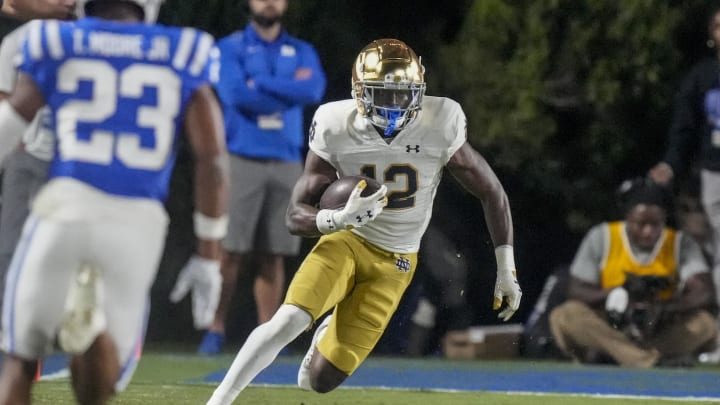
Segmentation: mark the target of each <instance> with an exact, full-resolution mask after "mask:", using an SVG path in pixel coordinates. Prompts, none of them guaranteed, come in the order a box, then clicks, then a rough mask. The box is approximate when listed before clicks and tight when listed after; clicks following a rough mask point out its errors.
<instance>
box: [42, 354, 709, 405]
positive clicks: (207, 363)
mask: <svg viewBox="0 0 720 405" xmlns="http://www.w3.org/2000/svg"><path fill="white" fill-rule="evenodd" d="M231 361H232V357H231V356H230V355H224V356H220V357H215V358H203V357H197V356H193V355H169V354H157V353H146V354H145V355H144V356H143V359H142V361H141V363H140V365H139V366H138V369H137V371H136V373H135V377H134V378H133V381H132V382H131V384H130V386H129V387H128V389H127V390H126V391H125V392H124V393H122V394H121V395H120V396H118V397H117V398H116V399H115V400H114V401H113V404H173V405H175V404H178V405H180V404H204V403H205V402H206V401H207V400H208V398H210V395H211V394H212V391H213V389H214V388H215V385H216V384H210V383H204V382H202V383H201V382H198V383H194V382H188V381H193V380H198V381H199V380H200V379H201V378H202V377H204V376H205V375H207V374H208V373H210V372H213V371H217V370H222V369H225V368H227V367H228V365H229V364H230V362H231ZM298 361H299V359H298ZM381 361H382V360H381ZM407 364H410V365H413V364H416V365H419V364H421V363H420V361H415V363H407ZM431 364H432V363H431ZM465 364H467V363H465ZM527 364H528V365H529V364H531V363H527ZM460 367H462V365H460ZM491 367H493V366H492V365H491ZM497 367H498V369H502V368H503V367H508V366H507V365H503V363H499V365H498V366H497ZM510 367H516V368H517V367H522V365H521V364H518V362H515V363H513V365H512V366H510ZM543 367H548V370H552V369H563V368H565V369H567V368H568V367H573V366H572V365H569V364H563V363H559V364H553V363H551V364H549V365H548V366H543ZM575 367H576V366H575ZM658 384H663V381H658ZM718 384H720V372H718ZM33 396H34V402H33V403H35V404H47V405H51V404H52V405H61V404H73V403H74V400H73V397H72V393H71V391H70V387H69V382H68V380H66V379H62V380H56V381H42V382H40V383H38V384H37V385H36V386H35V389H34V392H33ZM235 403H237V404H271V405H275V404H294V405H331V404H332V405H339V404H358V405H370V404H372V405H391V404H392V405H398V404H424V405H430V404H432V405H435V404H441V405H470V404H473V405H476V404H492V405H531V404H532V405H537V404H538V403H540V404H553V405H569V404H589V405H593V404H608V405H610V404H612V405H623V404H627V405H646V404H647V405H650V404H653V405H655V404H661V405H674V404H678V405H680V404H682V405H687V404H690V403H703V404H708V403H720V401H718V402H711V401H691V400H669V399H659V398H622V397H594V396H578V395H575V396H573V395H556V394H542V395H531V394H513V393H491V392H439V391H432V390H400V389H398V390H390V389H366V388H339V389H337V390H335V391H333V392H331V393H329V394H324V395H320V394H316V393H313V392H305V391H302V390H300V389H297V388H295V387H289V386H287V387H286V386H251V387H250V388H248V389H247V390H245V391H244V392H243V393H241V394H240V396H239V397H238V399H237V400H236V402H235Z"/></svg>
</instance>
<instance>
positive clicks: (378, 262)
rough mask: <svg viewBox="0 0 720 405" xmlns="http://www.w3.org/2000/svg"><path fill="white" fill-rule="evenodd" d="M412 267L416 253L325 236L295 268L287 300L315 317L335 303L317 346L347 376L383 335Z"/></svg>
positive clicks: (351, 236) (351, 237) (352, 238)
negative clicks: (404, 252) (325, 329)
mask: <svg viewBox="0 0 720 405" xmlns="http://www.w3.org/2000/svg"><path fill="white" fill-rule="evenodd" d="M416 266H417V253H411V254H400V253H392V252H388V251H385V250H383V249H380V248H378V247H376V246H374V245H372V244H370V243H368V242H366V241H365V240H364V239H362V238H360V237H359V236H357V235H355V234H353V233H352V232H349V231H340V232H336V233H333V234H330V235H325V236H323V237H321V238H320V240H319V241H318V243H317V244H316V245H315V247H314V248H313V250H312V251H311V252H310V254H308V256H307V257H306V258H305V260H304V261H303V263H302V265H301V266H300V269H298V271H297V273H295V277H294V278H293V280H292V282H291V283H290V287H289V288H288V293H287V297H286V298H285V304H290V305H295V306H297V307H300V308H303V309H304V310H306V311H308V312H309V313H310V315H312V317H313V320H317V319H318V318H319V317H320V316H322V315H323V314H324V313H326V312H327V311H329V310H330V309H332V308H334V312H333V319H332V321H330V325H329V326H328V329H327V332H326V333H325V336H324V337H323V338H322V339H321V340H320V342H318V350H319V351H320V353H322V355H323V356H324V357H325V358H326V359H327V360H328V361H330V362H331V363H332V364H333V365H334V366H335V367H337V368H338V369H340V370H342V371H343V372H345V373H347V374H348V375H350V374H352V373H353V371H355V369H357V367H358V366H359V365H360V363H362V362H363V361H364V360H365V358H367V356H368V354H370V351H372V349H373V347H375V344H377V342H378V340H379V339H380V336H382V334H383V332H384V331H385V328H386V327H387V325H388V322H389V321H390V318H391V317H392V315H393V313H394V312H395V310H396V309H397V306H398V304H399V303H400V299H401V298H402V295H403V293H404V292H405V289H406V288H407V286H408V285H409V284H410V281H411V280H412V277H413V274H414V273H415V267H416Z"/></svg>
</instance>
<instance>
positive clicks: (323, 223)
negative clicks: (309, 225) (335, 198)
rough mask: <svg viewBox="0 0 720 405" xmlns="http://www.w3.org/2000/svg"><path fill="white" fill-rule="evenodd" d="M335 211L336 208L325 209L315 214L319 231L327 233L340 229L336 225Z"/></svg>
mask: <svg viewBox="0 0 720 405" xmlns="http://www.w3.org/2000/svg"><path fill="white" fill-rule="evenodd" d="M334 213H335V210H327V209H325V210H320V211H318V213H317V215H316V216H315V225H316V226H317V229H318V231H320V233H321V234H323V235H327V234H329V233H333V232H336V231H338V229H337V226H336V225H335V220H334V219H333V217H332V215H333V214H334Z"/></svg>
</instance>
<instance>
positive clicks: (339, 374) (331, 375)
mask: <svg viewBox="0 0 720 405" xmlns="http://www.w3.org/2000/svg"><path fill="white" fill-rule="evenodd" d="M347 378H348V375H347V374H345V372H343V371H342V370H340V369H339V368H337V367H335V365H333V364H332V363H330V362H329V361H328V360H327V359H326V358H325V357H324V356H323V355H322V353H320V352H316V353H315V356H313V360H312V365H311V366H310V387H311V388H312V389H313V391H315V392H317V393H320V394H325V393H328V392H330V391H332V390H334V389H335V388H337V387H338V386H340V384H342V383H343V381H345V379H347Z"/></svg>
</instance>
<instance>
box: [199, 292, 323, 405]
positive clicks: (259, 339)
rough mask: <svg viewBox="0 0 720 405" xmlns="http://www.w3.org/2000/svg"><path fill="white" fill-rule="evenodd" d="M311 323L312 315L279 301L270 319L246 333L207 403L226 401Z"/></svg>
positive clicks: (223, 404) (215, 404)
mask: <svg viewBox="0 0 720 405" xmlns="http://www.w3.org/2000/svg"><path fill="white" fill-rule="evenodd" d="M311 323H312V317H311V316H310V314H308V313H307V312H305V311H304V310H302V309H300V308H298V307H296V306H294V305H282V306H281V307H280V309H278V311H277V312H276V313H275V315H273V317H272V319H270V320H269V321H268V322H266V323H264V324H262V325H260V326H258V327H257V328H255V330H253V331H252V333H251V334H250V336H248V338H247V340H246V341H245V344H244V345H243V346H242V348H240V351H239V352H238V354H237V356H235V360H233V362H232V365H231V366H230V370H228V372H227V374H226V375H225V378H223V380H222V382H221V383H220V385H219V386H218V387H217V388H216V389H215V392H214V393H213V395H212V397H211V398H210V400H209V401H208V402H207V405H230V404H231V403H232V402H233V400H235V398H236V397H237V396H238V395H239V394H240V392H241V391H242V390H243V389H245V387H247V385H248V384H250V382H251V381H252V380H253V379H254V378H255V376H257V375H258V374H259V373H260V372H261V371H262V370H264V369H265V368H266V367H267V366H269V365H270V363H272V362H273V360H275V357H277V355H278V353H280V350H282V348H283V347H285V346H287V345H288V344H289V343H290V342H292V341H293V340H294V339H295V338H296V337H298V336H299V335H300V334H301V333H302V332H303V331H304V330H306V329H307V328H308V327H309V326H310V324H311Z"/></svg>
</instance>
